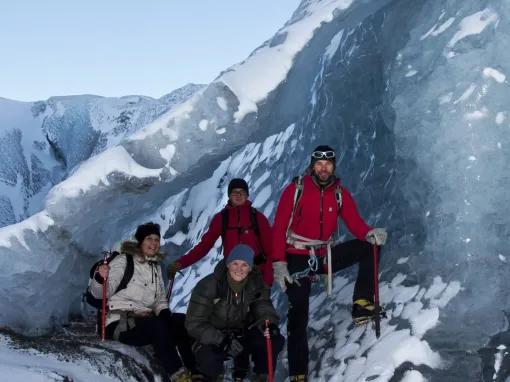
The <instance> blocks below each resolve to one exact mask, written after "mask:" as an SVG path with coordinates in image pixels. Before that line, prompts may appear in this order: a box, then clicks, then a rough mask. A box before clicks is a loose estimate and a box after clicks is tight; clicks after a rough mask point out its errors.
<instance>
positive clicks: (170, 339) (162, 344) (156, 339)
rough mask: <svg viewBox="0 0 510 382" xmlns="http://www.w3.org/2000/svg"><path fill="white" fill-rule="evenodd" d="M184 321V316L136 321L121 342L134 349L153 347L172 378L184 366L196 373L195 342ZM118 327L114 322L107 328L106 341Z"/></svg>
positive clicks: (122, 334)
mask: <svg viewBox="0 0 510 382" xmlns="http://www.w3.org/2000/svg"><path fill="white" fill-rule="evenodd" d="M184 319H185V315H184V314H182V313H172V315H163V317H155V316H153V317H146V318H135V327H134V328H132V329H129V330H127V331H125V332H122V333H120V335H119V341H120V342H122V343H124V344H128V345H133V346H144V345H152V346H153V348H154V354H155V356H156V358H157V359H158V361H159V362H160V363H161V366H163V368H164V369H165V370H166V372H167V373H168V374H169V375H172V374H173V373H175V372H176V371H177V370H179V368H181V367H182V365H183V363H184V365H185V366H186V367H187V368H188V369H190V370H193V369H194V368H195V357H194V355H193V353H192V351H191V342H192V340H191V338H190V337H189V336H188V333H187V331H186V329H185V328H184ZM117 324H118V322H113V323H111V324H110V325H108V326H107V327H106V336H107V338H109V339H111V338H113V333H114V331H115V328H116V327H117ZM177 349H178V350H179V353H178V352H177ZM179 354H180V356H179ZM181 359H182V360H181Z"/></svg>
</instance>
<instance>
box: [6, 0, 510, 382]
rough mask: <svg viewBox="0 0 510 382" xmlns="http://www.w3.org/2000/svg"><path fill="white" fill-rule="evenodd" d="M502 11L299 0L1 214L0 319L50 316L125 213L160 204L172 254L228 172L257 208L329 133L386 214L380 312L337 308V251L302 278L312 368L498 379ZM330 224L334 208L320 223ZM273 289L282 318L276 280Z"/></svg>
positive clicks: (380, 216) (394, 376)
mask: <svg viewBox="0 0 510 382" xmlns="http://www.w3.org/2000/svg"><path fill="white" fill-rule="evenodd" d="M508 20H510V4H509V3H508V2H502V1H497V0H485V1H483V2H480V1H475V0H468V1H466V0H452V1H448V2H444V1H442V0H430V1H427V2H424V1H420V0H410V1H401V0H382V1H376V0H371V1H370V0H369V1H353V2H350V1H340V0H339V1H334V0H329V1H314V0H306V1H303V2H302V3H301V5H300V6H299V7H298V9H297V10H296V12H295V13H294V15H293V16H292V18H291V19H290V20H289V22H288V23H287V24H286V25H285V26H284V27H283V28H282V29H281V30H280V31H278V32H277V34H276V35H275V37H274V38H273V39H271V40H269V41H268V42H266V43H264V44H263V45H262V46H261V47H260V48H259V49H258V50H255V51H254V53H253V54H252V55H251V56H250V57H248V58H247V59H246V60H245V61H243V62H242V63H239V64H237V65H234V66H233V67H231V68H230V69H228V70H226V71H225V72H223V73H222V74H220V75H219V77H218V78H217V79H216V80H215V81H213V82H212V83H211V84H210V85H208V86H207V87H206V88H204V89H202V90H200V91H198V92H196V93H195V94H194V95H193V96H192V97H191V98H189V99H188V100H187V101H186V102H184V103H181V104H179V105H177V106H175V107H173V108H172V109H170V110H169V111H167V112H165V113H163V114H162V115H161V116H160V117H159V118H157V119H155V120H154V121H152V122H151V123H149V124H148V125H147V126H145V127H144V128H143V129H140V130H137V131H136V132H134V133H133V134H132V135H129V136H126V137H125V138H124V139H123V140H122V141H120V142H119V145H118V146H116V147H111V148H109V149H107V150H105V151H104V152H103V153H102V154H101V155H104V156H99V157H95V158H96V159H94V158H92V159H91V161H90V162H85V163H83V164H82V165H81V166H79V167H76V169H75V170H74V171H73V174H71V175H70V176H69V177H68V179H67V180H66V181H65V182H63V183H61V184H59V185H57V186H56V187H54V188H53V190H52V191H50V192H49V194H48V196H47V197H46V199H45V201H44V203H45V204H44V209H43V210H42V211H41V212H40V213H39V214H36V215H34V216H32V217H30V218H28V219H27V220H25V221H23V222H21V223H19V224H17V225H11V226H8V227H4V228H3V229H2V230H0V245H1V247H0V265H1V266H2V269H3V270H5V271H4V272H3V273H2V274H0V299H1V301H6V302H7V303H4V304H3V306H2V310H1V311H0V324H1V325H6V326H10V327H12V328H15V329H16V330H27V331H34V332H37V331H38V330H47V329H48V328H50V327H51V326H52V325H59V324H61V323H63V322H66V320H67V317H68V313H70V312H76V305H77V300H78V298H79V294H80V291H81V290H82V289H83V287H84V285H85V283H86V278H87V275H86V273H87V271H88V266H89V264H90V263H91V262H92V260H93V259H95V258H97V256H98V253H99V252H100V250H101V249H104V248H109V247H111V246H113V245H114V244H115V243H116V242H118V241H119V240H121V239H122V238H127V237H129V236H130V235H131V234H132V233H133V231H134V229H135V227H136V225H138V224H139V223H141V222H144V221H147V220H152V221H155V222H157V223H160V224H161V226H162V230H163V232H164V235H163V240H164V249H165V251H167V253H168V255H169V256H168V261H172V260H174V259H176V258H177V257H178V256H180V255H182V254H183V253H185V252H186V251H187V250H188V249H189V248H190V247H191V246H192V245H194V244H196V243H197V242H198V240H199V239H200V237H201V235H202V234H203V233H204V232H205V230H206V229H207V227H208V223H209V222H210V219H211V218H212V216H213V215H214V213H216V212H218V211H219V210H221V208H222V206H223V205H224V203H225V202H226V199H227V197H226V189H227V184H228V181H229V180H230V179H231V178H232V177H244V178H245V179H246V181H247V182H248V184H249V185H250V187H251V194H250V197H251V198H252V200H253V201H255V202H256V206H257V208H259V209H260V210H262V211H264V212H266V213H267V214H268V215H269V218H270V219H272V218H273V214H274V210H275V206H276V203H277V201H278V198H279V195H280V194H281V191H282V189H283V188H284V187H285V185H286V184H288V182H290V181H291V179H292V178H293V177H294V176H296V175H299V174H301V173H302V172H303V171H304V169H305V168H306V167H307V166H308V164H309V162H310V158H309V154H310V152H311V150H312V149H313V147H315V146H316V145H318V144H329V145H331V146H333V147H335V148H336V149H337V158H336V164H337V167H336V168H337V170H336V171H337V175H338V176H339V177H340V178H341V181H342V183H343V185H345V187H347V188H348V189H349V190H350V191H351V193H352V194H353V196H354V198H355V200H356V201H357V203H358V208H359V211H360V213H361V215H362V216H363V217H364V218H365V220H366V221H367V222H368V223H369V224H370V225H372V226H384V227H387V228H388V231H389V233H390V235H389V240H388V244H387V245H386V246H385V247H384V248H383V251H382V257H381V266H380V286H381V288H380V292H381V293H380V296H381V302H382V304H383V305H384V306H385V307H386V308H387V311H388V318H387V319H386V320H383V323H382V328H381V329H382V333H381V338H380V339H378V340H377V339H376V338H375V335H374V333H373V331H372V329H371V328H370V327H369V326H367V327H353V326H352V324H351V317H350V304H351V299H352V290H353V278H354V274H355V269H356V268H355V267H354V269H350V270H347V271H344V272H341V273H340V274H339V275H336V276H335V278H334V285H333V296H331V297H326V296H325V295H324V293H325V292H324V288H323V287H322V286H321V285H320V284H315V285H314V288H313V293H312V297H311V306H312V309H311V313H310V320H311V325H310V333H309V344H310V348H311V356H310V370H311V380H314V381H364V380H365V381H366V380H371V381H379V382H382V381H397V380H404V381H413V380H416V381H420V380H431V381H432V380H433V381H456V380H458V381H476V380H483V379H482V378H485V379H486V380H493V379H494V376H496V380H506V379H508V378H509V375H510V374H509V373H510V372H509V370H510V357H509V356H508V352H507V351H506V350H501V349H502V348H500V346H501V345H504V346H506V348H508V344H509V342H510V335H509V330H508V317H507V316H506V315H505V313H504V312H503V310H505V307H507V306H509V305H510V298H509V296H510V294H509V293H508V274H509V270H510V269H509V267H510V262H508V261H507V258H508V237H510V228H509V224H508V189H509V188H510V177H509V176H508V162H509V157H510V151H509V147H510V146H509V142H510V139H509V134H510V125H509V122H508V112H509V110H508V108H509V106H508V99H510V94H509V87H508V82H507V79H506V76H507V74H508V73H509V69H510V68H509V67H508V66H509V62H510V60H508V52H510V46H509V45H510V36H509V34H510V24H509V21H508ZM273 66H274V72H271V68H272V67H273ZM268 72H270V73H269V74H268ZM64 111H65V109H64V108H62V106H58V105H56V106H55V109H54V113H55V115H60V114H61V113H63V112H64ZM59 113H60V114H59ZM203 121H207V123H206V122H203ZM10 134H11V135H10V137H13V138H10V140H11V141H12V142H14V143H13V144H12V147H14V146H15V143H16V142H18V143H16V144H17V145H22V143H20V142H22V140H21V138H19V137H18V136H16V134H17V133H16V132H12V133H10ZM62 142H64V143H65V144H68V145H72V142H67V141H66V140H65V139H64V140H63V141H62ZM14 152H16V150H14ZM12 155H16V154H12ZM68 158H69V160H74V159H73V156H72V155H69V156H68ZM98 158H99V159H98ZM101 158H109V163H108V165H107V166H106V164H105V163H103V161H102V160H101ZM94 160H95V164H93V165H90V163H94ZM87 163H88V164H87ZM97 166H100V167H97ZM9 174H11V175H10V176H11V178H10V183H9V184H8V186H9V187H11V188H12V189H23V187H22V183H21V180H20V179H19V178H18V175H16V174H17V173H16V172H15V171H10V172H9ZM12 174H14V175H12ZM15 175H16V176H15ZM75 176H76V178H74V177H75ZM71 186H72V187H71ZM2 200H3V199H0V203H3V202H2ZM0 206H1V207H2V208H4V206H6V204H0ZM16 206H19V203H18V204H15V207H13V205H11V207H10V208H11V210H14V209H15V208H18V207H16ZM5 209H6V210H7V209H8V207H5ZM349 238H351V237H350V236H349V235H348V234H347V233H346V231H345V227H343V226H342V227H340V228H339V230H338V234H337V235H336V236H335V239H338V240H346V239H349ZM220 257H221V246H220V243H219V241H218V242H217V243H216V244H215V246H214V248H213V249H212V250H211V253H210V254H209V255H208V256H207V257H205V258H204V259H203V260H201V261H200V262H199V263H197V264H195V265H194V266H193V267H190V268H188V269H186V270H185V271H184V272H183V276H178V277H177V279H176V283H175V287H174V291H173V294H172V298H171V307H172V309H174V310H179V311H184V310H185V309H186V304H187V301H188V299H189V294H190V292H191V289H192V287H193V286H194V285H195V283H196V281H197V280H198V279H200V278H201V277H203V276H205V275H206V274H208V273H209V272H211V270H212V268H213V267H214V265H215V264H216V263H217V261H218V259H219V258H220ZM69 274H72V277H69ZM55 286H57V287H55ZM62 291H65V292H62ZM273 298H274V300H275V302H276V304H277V306H278V310H279V313H280V315H281V318H282V332H285V328H286V322H285V308H286V299H285V296H283V295H282V294H281V293H279V292H278V290H277V289H275V290H273ZM281 360H282V362H281V363H280V366H279V368H278V370H277V371H276V377H277V380H284V377H285V376H286V370H285V368H286V364H287V363H286V362H287V359H286V353H285V352H284V353H283V354H282V356H281Z"/></svg>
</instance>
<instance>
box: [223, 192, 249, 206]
mask: <svg viewBox="0 0 510 382" xmlns="http://www.w3.org/2000/svg"><path fill="white" fill-rule="evenodd" d="M228 199H229V200H230V204H231V205H232V206H234V207H239V206H242V205H243V204H244V203H246V200H247V199H248V194H246V191H245V190H243V189H242V188H234V189H233V190H232V191H231V192H230V195H229V196H228Z"/></svg>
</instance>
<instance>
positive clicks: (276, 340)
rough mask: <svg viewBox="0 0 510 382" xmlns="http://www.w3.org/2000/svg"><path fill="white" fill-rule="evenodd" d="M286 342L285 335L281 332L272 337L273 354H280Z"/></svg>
mask: <svg viewBox="0 0 510 382" xmlns="http://www.w3.org/2000/svg"><path fill="white" fill-rule="evenodd" d="M284 344H285V337H284V336H282V335H281V334H280V333H278V335H276V336H273V337H271V346H272V349H273V354H278V353H280V352H281V351H282V349H283V345H284Z"/></svg>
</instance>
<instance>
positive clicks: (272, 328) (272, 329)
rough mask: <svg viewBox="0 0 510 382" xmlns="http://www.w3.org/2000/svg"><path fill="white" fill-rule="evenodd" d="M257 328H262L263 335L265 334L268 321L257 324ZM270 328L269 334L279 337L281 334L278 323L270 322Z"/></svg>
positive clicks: (272, 336)
mask: <svg viewBox="0 0 510 382" xmlns="http://www.w3.org/2000/svg"><path fill="white" fill-rule="evenodd" d="M257 328H258V329H259V330H260V332H261V333H262V335H264V333H265V331H266V323H265V322H263V323H261V324H259V325H258V326H257ZM268 329H269V335H270V336H271V338H274V337H277V336H279V335H280V328H278V325H276V324H273V323H270V324H269V325H268Z"/></svg>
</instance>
